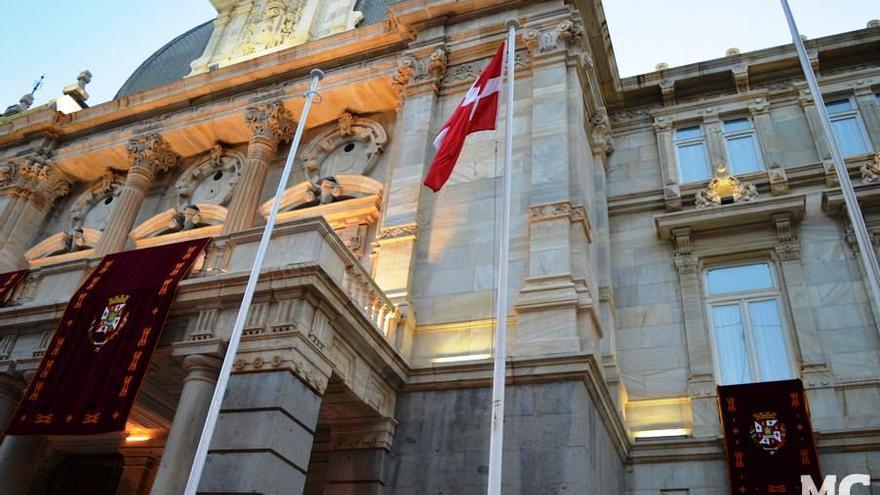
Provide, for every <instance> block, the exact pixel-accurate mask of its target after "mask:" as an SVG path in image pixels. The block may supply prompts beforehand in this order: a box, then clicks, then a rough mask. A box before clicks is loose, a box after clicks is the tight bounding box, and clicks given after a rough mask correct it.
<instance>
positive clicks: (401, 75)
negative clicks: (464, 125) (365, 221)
mask: <svg viewBox="0 0 880 495" xmlns="http://www.w3.org/2000/svg"><path fill="white" fill-rule="evenodd" d="M435 29H436V30H437V32H436V33H431V34H432V38H431V40H429V41H428V42H427V43H425V44H424V45H423V46H420V47H419V48H416V49H413V50H410V51H409V52H407V53H406V54H405V55H404V56H403V57H401V59H400V60H399V62H398V67H397V72H396V73H395V74H394V76H393V78H394V84H395V85H396V86H397V88H398V92H399V94H400V97H401V104H400V107H399V110H398V120H397V122H398V124H397V126H396V128H395V139H394V141H393V142H394V148H393V150H392V156H393V158H394V159H393V160H392V162H391V163H393V164H394V165H393V169H392V170H391V172H390V173H391V180H390V185H389V194H388V201H387V203H386V205H385V212H384V217H383V220H382V225H381V227H380V229H379V232H378V234H377V236H376V244H375V246H374V247H375V252H376V256H375V261H374V266H373V272H374V277H375V280H376V283H377V284H378V285H379V287H380V288H381V289H382V290H383V291H384V292H385V294H386V295H387V296H388V297H389V298H390V299H391V301H393V302H394V304H396V305H397V306H398V307H399V308H400V310H401V312H402V313H403V314H404V315H405V316H406V319H405V321H404V330H405V331H406V329H409V330H410V332H409V333H410V334H411V330H412V328H413V327H414V325H415V315H414V314H413V310H412V304H411V301H410V296H411V288H412V272H413V268H414V266H415V250H416V241H417V240H418V230H419V216H418V208H419V203H420V199H421V193H422V180H423V178H424V176H425V173H426V171H427V167H428V165H429V164H430V156H431V153H432V147H431V142H432V141H433V138H434V135H433V132H432V124H433V122H434V121H435V119H436V116H437V114H436V112H437V106H438V105H437V101H438V99H437V95H438V92H439V90H440V83H441V81H442V80H443V77H444V76H445V75H446V62H447V60H446V50H445V45H443V43H441V42H439V41H436V39H439V38H440V37H441V35H442V34H443V29H442V28H435Z"/></svg>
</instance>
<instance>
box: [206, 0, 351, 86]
mask: <svg viewBox="0 0 880 495" xmlns="http://www.w3.org/2000/svg"><path fill="white" fill-rule="evenodd" d="M228 3H232V2H228ZM356 3H357V1H356V0H239V1H237V2H234V3H232V5H230V6H229V7H228V8H225V9H223V10H221V11H220V12H218V16H217V19H216V20H215V21H214V31H213V33H212V35H211V39H210V40H209V41H208V43H207V45H206V46H205V50H204V52H203V53H202V56H201V57H199V58H198V59H196V60H195V61H193V62H192V64H191V67H192V71H191V72H190V73H189V76H192V75H195V74H199V73H202V72H207V71H209V70H213V69H216V68H219V67H225V66H228V65H232V64H235V63H238V62H242V61H245V60H249V59H252V58H256V57H259V56H262V55H266V54H269V53H273V52H277V51H279V50H284V49H286V48H290V47H293V46H296V45H300V44H303V43H306V42H307V41H309V40H311V39H316V38H322V37H325V36H330V35H333V34H336V33H341V32H344V31H348V30H351V29H354V27H355V26H356V25H357V24H358V23H359V22H360V21H361V20H363V14H362V13H361V12H359V11H356V10H354V7H355V4H356Z"/></svg>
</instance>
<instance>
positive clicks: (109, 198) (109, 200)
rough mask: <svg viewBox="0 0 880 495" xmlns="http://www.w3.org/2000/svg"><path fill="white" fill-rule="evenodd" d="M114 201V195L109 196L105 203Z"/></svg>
mask: <svg viewBox="0 0 880 495" xmlns="http://www.w3.org/2000/svg"><path fill="white" fill-rule="evenodd" d="M112 202H113V196H107V199H105V200H104V204H105V205H109V204H110V203H112Z"/></svg>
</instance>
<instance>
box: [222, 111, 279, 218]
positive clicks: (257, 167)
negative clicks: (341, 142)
mask: <svg viewBox="0 0 880 495" xmlns="http://www.w3.org/2000/svg"><path fill="white" fill-rule="evenodd" d="M244 119H245V122H247V125H248V127H249V128H250V130H251V133H252V134H251V139H250V141H249V143H248V150H247V160H246V162H245V165H244V168H243V169H242V171H241V178H240V179H239V180H238V183H237V184H236V185H235V190H234V191H233V193H232V200H231V201H230V202H229V211H228V213H227V215H226V223H224V225H223V233H224V234H231V233H234V232H241V231H243V230H247V229H249V228H251V227H253V226H254V223H255V220H256V215H257V209H258V208H259V206H260V197H261V196H262V193H263V184H264V183H265V182H266V176H267V175H268V173H269V167H270V166H271V164H272V160H273V159H274V158H275V153H276V152H277V151H278V144H279V143H280V142H281V141H286V140H289V139H290V138H291V137H292V136H293V132H294V130H295V128H296V123H295V122H294V120H293V115H292V114H291V113H290V111H288V110H287V109H286V108H284V103H283V102H282V101H281V100H277V101H273V102H271V103H260V104H258V105H254V106H252V107H249V108H248V109H247V110H246V111H245V114H244Z"/></svg>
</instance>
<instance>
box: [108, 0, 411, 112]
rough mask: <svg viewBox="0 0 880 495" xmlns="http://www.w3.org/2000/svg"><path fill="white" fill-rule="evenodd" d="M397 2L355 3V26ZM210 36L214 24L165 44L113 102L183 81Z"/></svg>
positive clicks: (374, 19)
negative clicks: (359, 15)
mask: <svg viewBox="0 0 880 495" xmlns="http://www.w3.org/2000/svg"><path fill="white" fill-rule="evenodd" d="M397 1H399V0H358V3H357V5H355V10H360V11H361V12H363V13H364V20H363V21H361V23H360V24H359V26H368V25H370V24H375V23H377V22H381V21H382V20H383V19H385V15H386V14H387V13H388V6H389V5H391V4H392V3H395V2H397ZM213 32H214V21H213V20H210V21H208V22H206V23H204V24H201V25H198V26H196V27H194V28H192V29H190V30H189V31H187V32H185V33H183V34H181V35H180V36H178V37H177V38H174V39H173V40H171V41H169V42H168V44H166V45H165V46H163V47H162V48H160V49H159V50H157V51H156V53H154V54H152V55H150V58H148V59H147V60H145V61H144V63H142V64H141V65H140V67H138V68H137V70H135V71H134V73H132V75H131V76H129V78H128V80H127V81H125V84H123V85H122V87H121V88H120V89H119V92H118V93H116V98H119V97H121V96H125V95H130V94H134V93H139V92H141V91H146V90H148V89H152V88H157V87H159V86H163V85H165V84H170V83H173V82H175V81H179V80H181V79H183V78H184V76H186V75H187V74H189V73H190V70H192V69H191V67H190V65H189V64H190V63H192V61H193V60H195V59H197V58H199V57H201V56H202V53H203V52H204V51H205V46H206V45H207V44H208V40H210V39H211V33H213Z"/></svg>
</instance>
